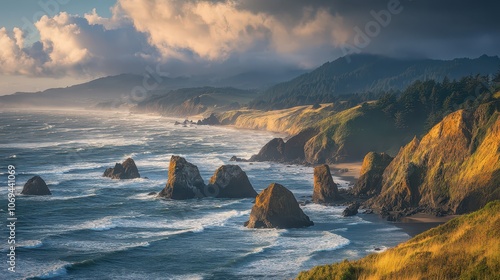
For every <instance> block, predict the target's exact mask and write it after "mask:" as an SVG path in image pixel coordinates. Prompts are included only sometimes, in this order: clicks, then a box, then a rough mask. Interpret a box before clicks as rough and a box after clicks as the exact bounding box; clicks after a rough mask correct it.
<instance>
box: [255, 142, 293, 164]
mask: <svg viewBox="0 0 500 280" xmlns="http://www.w3.org/2000/svg"><path fill="white" fill-rule="evenodd" d="M283 160H285V141H283V139H282V138H274V139H273V140H271V141H269V142H268V143H267V144H266V145H264V147H262V149H260V151H259V153H258V154H256V155H253V156H252V157H251V158H250V161H283Z"/></svg>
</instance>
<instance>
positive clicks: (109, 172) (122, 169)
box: [102, 158, 141, 179]
mask: <svg viewBox="0 0 500 280" xmlns="http://www.w3.org/2000/svg"><path fill="white" fill-rule="evenodd" d="M102 176H104V177H109V178H112V179H135V178H140V177H141V175H139V170H137V166H136V165H135V162H134V160H133V159H131V158H127V159H126V160H125V161H124V162H123V163H121V164H120V163H116V164H115V167H113V168H108V169H106V171H104V174H103V175H102Z"/></svg>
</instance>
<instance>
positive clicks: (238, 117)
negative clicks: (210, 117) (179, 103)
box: [220, 103, 335, 134]
mask: <svg viewBox="0 0 500 280" xmlns="http://www.w3.org/2000/svg"><path fill="white" fill-rule="evenodd" d="M334 107H335V106H334V104H332V103H328V104H321V107H320V108H318V109H313V108H312V106H310V105H307V106H297V107H293V108H288V109H283V110H274V111H260V110H236V111H228V112H225V113H223V114H222V115H221V116H220V121H221V122H224V121H227V122H228V123H230V124H232V125H234V126H235V127H238V128H249V129H262V130H268V131H273V132H284V133H288V134H297V133H299V132H300V131H301V130H302V129H304V128H307V127H310V126H314V125H316V124H317V123H318V122H320V121H321V120H323V119H324V118H327V117H328V116H330V115H332V114H334V113H335V110H334Z"/></svg>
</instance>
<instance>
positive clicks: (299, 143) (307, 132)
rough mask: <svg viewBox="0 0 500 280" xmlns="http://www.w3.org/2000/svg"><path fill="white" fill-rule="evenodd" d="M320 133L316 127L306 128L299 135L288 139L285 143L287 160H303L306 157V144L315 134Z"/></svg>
mask: <svg viewBox="0 0 500 280" xmlns="http://www.w3.org/2000/svg"><path fill="white" fill-rule="evenodd" d="M317 133H318V130H317V129H316V128H312V127H311V128H306V129H304V130H302V131H301V132H299V133H298V134H297V135H295V136H293V137H292V138H290V139H288V141H286V143H285V151H284V157H285V161H287V162H293V161H299V162H303V161H304V159H305V153H304V146H305V145H306V143H307V141H309V140H310V139H311V138H312V137H313V136H314V135H316V134H317Z"/></svg>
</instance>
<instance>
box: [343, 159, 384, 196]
mask: <svg viewBox="0 0 500 280" xmlns="http://www.w3.org/2000/svg"><path fill="white" fill-rule="evenodd" d="M392 160H393V157H391V156H389V155H388V154H386V153H375V152H370V153H368V154H367V155H366V156H365V158H364V160H363V165H362V166H361V172H360V177H359V179H358V181H357V182H356V184H355V185H354V187H353V188H352V193H353V194H354V195H367V196H373V195H376V194H379V193H380V190H381V189H382V175H383V173H384V170H385V169H386V168H387V166H388V165H389V164H390V163H391V161H392Z"/></svg>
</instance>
